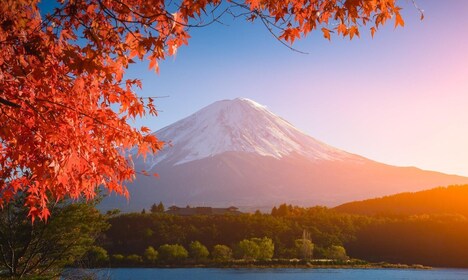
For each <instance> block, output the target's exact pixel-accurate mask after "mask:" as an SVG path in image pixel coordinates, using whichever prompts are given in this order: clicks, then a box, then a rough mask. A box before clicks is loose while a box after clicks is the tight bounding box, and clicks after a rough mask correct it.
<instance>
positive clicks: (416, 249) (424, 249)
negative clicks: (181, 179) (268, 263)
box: [98, 186, 468, 267]
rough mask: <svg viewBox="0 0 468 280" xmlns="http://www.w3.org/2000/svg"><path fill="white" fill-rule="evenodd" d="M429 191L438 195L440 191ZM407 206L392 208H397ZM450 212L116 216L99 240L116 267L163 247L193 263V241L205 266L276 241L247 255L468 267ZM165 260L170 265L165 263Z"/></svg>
mask: <svg viewBox="0 0 468 280" xmlns="http://www.w3.org/2000/svg"><path fill="white" fill-rule="evenodd" d="M466 187H467V186H459V187H450V188H445V189H444V190H448V191H446V193H447V195H448V196H450V195H451V193H452V192H460V190H462V191H465V192H466ZM429 192H434V193H435V194H439V193H440V192H441V189H440V188H439V189H434V190H431V191H429ZM413 196H414V197H416V198H420V199H413V208H415V209H416V208H418V209H422V208H423V204H424V203H426V202H425V201H426V200H425V199H424V197H427V191H425V192H419V193H415V194H413ZM439 197H440V199H441V200H443V199H444V197H443V196H440V195H439ZM433 199H435V200H437V197H433ZM382 201H385V200H382ZM465 201H466V200H465ZM457 202H458V203H463V201H461V200H458V201H457ZM457 202H455V203H452V209H457V206H456V204H457ZM401 203H403V202H401ZM401 203H399V202H395V203H394V204H393V205H394V206H395V207H397V206H398V205H401ZM434 203H436V202H434ZM465 204H466V203H465ZM398 207H399V206H398ZM153 210H154V209H153ZM449 210H450V209H442V210H441V211H440V212H435V211H432V212H430V213H421V212H418V214H413V213H409V214H405V213H402V212H399V213H398V215H396V214H394V213H389V214H384V213H379V214H378V215H373V214H369V215H358V214H349V213H344V212H343V208H342V207H337V209H330V208H326V207H320V206H316V207H310V208H303V207H297V206H292V205H287V204H282V205H280V206H279V207H274V208H273V209H272V211H271V213H260V212H256V213H244V214H242V215H219V216H209V215H199V216H177V215H169V214H166V213H164V212H162V211H161V209H159V210H157V211H156V210H155V211H148V212H147V213H146V212H145V213H130V214H119V215H115V216H113V217H111V218H110V219H109V223H110V225H111V226H110V228H109V229H108V230H107V231H106V232H105V234H104V235H103V236H102V238H100V239H99V240H98V245H99V247H102V248H103V250H105V251H106V254H108V255H107V259H106V260H109V261H110V262H111V263H112V260H114V261H115V260H116V259H118V260H125V258H126V257H127V256H133V257H132V258H137V257H136V256H138V257H139V259H140V260H141V264H143V263H144V260H145V252H146V251H147V250H148V248H152V249H154V250H155V251H159V249H158V248H163V247H164V246H167V245H171V246H172V245H177V246H179V249H183V250H182V251H186V252H187V253H184V254H182V255H183V257H182V258H180V259H178V260H177V261H178V262H179V263H183V262H184V261H185V262H187V261H189V262H190V261H192V262H193V261H194V257H193V253H192V254H191V253H190V251H191V250H192V249H191V247H193V244H194V242H197V245H201V246H202V247H203V248H204V249H203V250H204V251H205V250H206V253H204V254H203V255H204V256H205V257H206V259H207V260H208V259H210V260H213V258H212V257H213V256H211V254H213V252H215V251H217V250H218V249H219V248H220V246H223V248H224V249H226V250H227V251H228V252H230V253H227V256H228V258H231V257H232V258H234V259H242V258H244V257H246V256H247V255H248V254H245V250H244V251H242V250H241V249H240V247H241V243H242V242H244V241H245V242H244V243H246V242H247V241H252V242H253V243H255V242H257V243H260V242H259V240H261V239H265V240H269V241H268V242H270V241H271V245H272V247H273V250H272V254H270V255H269V256H267V257H257V256H255V254H253V255H250V256H249V257H250V258H251V259H305V258H313V259H322V258H329V259H341V260H344V259H347V258H348V257H349V258H351V259H354V258H355V259H361V260H365V261H371V262H389V263H395V264H396V263H402V264H422V265H428V266H435V267H468V240H467V239H466V236H467V235H468V220H467V218H466V216H465V215H463V213H457V212H454V211H455V210H454V211H452V212H451V211H449ZM304 233H306V234H307V238H304ZM304 240H309V241H310V245H308V248H309V249H310V256H306V255H307V254H305V253H304V250H303V248H304V247H305V245H304V244H303V243H304V242H305V241H304ZM309 241H307V242H309ZM244 245H245V244H244ZM216 248H218V249H216ZM215 249H216V250H215ZM253 250H255V249H253ZM192 251H193V250H192ZM210 252H211V253H210ZM160 253H161V252H159V254H160ZM216 254H217V253H215V255H216ZM159 257H161V254H160V256H159ZM159 261H160V263H164V262H167V258H166V259H164V258H160V259H159ZM177 261H176V262H177Z"/></svg>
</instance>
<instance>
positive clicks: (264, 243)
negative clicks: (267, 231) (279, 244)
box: [251, 237, 275, 260]
mask: <svg viewBox="0 0 468 280" xmlns="http://www.w3.org/2000/svg"><path fill="white" fill-rule="evenodd" d="M251 241H253V242H255V243H256V244H257V246H258V254H257V256H256V257H255V258H256V259H258V260H269V259H271V258H273V255H274V253H275V244H274V243H273V240H271V238H268V237H263V238H252V239H251Z"/></svg>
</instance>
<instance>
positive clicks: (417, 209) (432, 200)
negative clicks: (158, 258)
mask: <svg viewBox="0 0 468 280" xmlns="http://www.w3.org/2000/svg"><path fill="white" fill-rule="evenodd" d="M334 209H335V210H336V211H339V212H344V213H349V214H360V215H391V216H394V215H405V216H407V215H424V214H428V215H445V214H449V215H463V216H465V217H467V218H468V185H461V186H449V187H439V188H434V189H430V190H425V191H420V192H414V193H400V194H395V195H391V196H385V197H381V198H374V199H367V200H363V201H354V202H349V203H345V204H342V205H340V206H337V207H335V208H334Z"/></svg>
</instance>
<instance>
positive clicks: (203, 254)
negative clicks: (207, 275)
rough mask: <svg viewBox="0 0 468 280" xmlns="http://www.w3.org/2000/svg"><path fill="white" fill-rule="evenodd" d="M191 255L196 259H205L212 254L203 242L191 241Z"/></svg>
mask: <svg viewBox="0 0 468 280" xmlns="http://www.w3.org/2000/svg"><path fill="white" fill-rule="evenodd" d="M189 255H190V257H191V258H192V259H194V260H196V261H201V260H205V259H206V258H208V256H209V255H210V252H209V251H208V249H207V248H206V247H205V245H203V244H201V243H200V242H199V241H195V242H192V243H190V245H189Z"/></svg>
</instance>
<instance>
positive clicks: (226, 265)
mask: <svg viewBox="0 0 468 280" xmlns="http://www.w3.org/2000/svg"><path fill="white" fill-rule="evenodd" d="M94 268H97V269H99V268H173V269H177V268H219V269H243V268H246V269H276V268H278V269H280V268H291V269H295V268H297V269H417V270H429V269H433V267H430V266H425V265H420V264H410V265H408V264H391V263H385V262H381V263H369V262H365V261H359V260H356V261H348V262H346V261H327V262H324V261H310V262H306V261H293V262H291V261H289V260H287V261H285V260H271V261H230V262H209V263H180V264H154V265H151V264H118V265H116V264H112V265H111V266H98V267H94Z"/></svg>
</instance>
